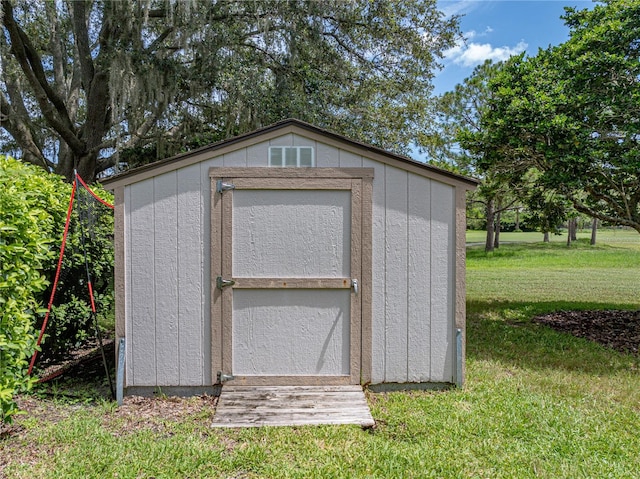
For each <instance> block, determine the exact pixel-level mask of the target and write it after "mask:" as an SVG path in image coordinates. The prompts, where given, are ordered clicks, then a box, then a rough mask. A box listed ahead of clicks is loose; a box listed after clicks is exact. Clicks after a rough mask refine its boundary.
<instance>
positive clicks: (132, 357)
mask: <svg viewBox="0 0 640 479" xmlns="http://www.w3.org/2000/svg"><path fill="white" fill-rule="evenodd" d="M289 145H292V146H312V147H313V148H314V154H315V162H316V166H317V167H334V168H335V167H343V168H347V167H367V168H374V169H375V177H374V181H373V205H372V208H373V212H372V216H373V218H372V220H373V221H372V257H373V261H372V272H371V274H372V298H371V305H370V307H371V311H372V332H371V335H372V371H371V382H372V383H374V384H375V383H383V382H397V383H404V382H452V381H453V380H454V377H453V376H454V370H455V364H454V358H455V350H454V347H455V322H454V315H455V311H454V308H455V284H456V279H455V259H456V258H455V253H456V251H455V245H456V241H455V240H456V238H455V234H456V232H455V227H456V209H455V206H456V205H455V188H454V187H453V186H450V185H447V184H444V183H440V182H438V181H435V180H431V179H428V178H425V177H423V176H420V175H417V174H414V173H412V172H409V171H406V170H403V169H400V168H396V167H394V166H390V165H385V164H383V163H381V162H378V161H375V160H373V159H370V158H367V157H366V156H360V155H356V154H354V153H352V152H349V151H346V150H342V149H340V148H337V147H335V146H333V145H329V144H326V143H322V142H321V141H316V140H313V139H309V138H306V137H304V136H301V135H297V134H293V133H288V134H285V135H282V136H279V137H276V138H273V139H271V140H269V141H265V142H263V143H257V144H254V145H251V146H249V147H246V148H240V149H238V150H235V151H232V152H230V153H226V154H223V155H220V156H217V157H215V158H211V159H207V160H204V161H202V162H200V163H195V164H191V165H189V166H186V167H183V168H179V169H176V170H173V171H168V172H165V173H162V174H159V175H158V176H155V177H151V178H148V179H144V180H142V181H139V182H137V183H132V184H129V185H127V186H125V187H124V205H125V211H124V222H125V235H124V242H125V252H124V263H125V273H124V281H125V289H126V295H125V297H126V301H125V317H126V321H125V330H126V336H127V348H126V351H127V360H126V386H127V387H131V386H160V387H162V386H208V385H211V384H212V383H213V382H214V381H215V372H212V371H211V318H210V311H211V307H210V306H211V305H210V292H211V289H210V288H211V271H210V266H209V265H210V264H211V254H210V251H211V248H210V243H211V239H210V234H211V228H210V226H211V225H210V221H211V216H210V203H211V194H210V180H209V168H210V167H213V166H218V167H221V166H224V167H268V147H269V146H289Z"/></svg>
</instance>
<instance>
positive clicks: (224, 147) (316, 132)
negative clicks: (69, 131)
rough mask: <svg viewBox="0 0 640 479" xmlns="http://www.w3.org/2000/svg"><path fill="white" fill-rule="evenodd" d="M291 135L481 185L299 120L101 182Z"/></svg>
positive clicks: (111, 184) (122, 181)
mask: <svg viewBox="0 0 640 479" xmlns="http://www.w3.org/2000/svg"><path fill="white" fill-rule="evenodd" d="M288 133H294V134H297V135H300V136H305V137H308V138H310V139H313V140H316V141H319V142H322V143H328V144H331V145H332V146H335V147H337V148H340V149H343V150H347V151H350V152H352V153H355V154H358V155H361V156H365V157H367V158H371V159H373V160H377V161H380V162H382V163H385V164H389V165H391V166H395V167H397V168H400V169H403V170H407V171H411V172H413V173H416V174H419V175H421V176H425V177H428V178H432V179H434V180H437V181H441V182H443V183H446V184H451V185H453V186H460V187H463V188H465V189H475V188H476V187H477V185H478V183H479V181H478V180H476V179H474V178H470V177H467V176H463V175H460V174H457V173H453V172H451V171H448V170H445V169H443V168H438V167H437V166H433V165H430V164H428V163H421V162H419V161H416V160H413V159H411V158H408V157H406V156H402V155H397V154H395V153H391V152H389V151H386V150H383V149H382V148H378V147H376V146H373V145H368V144H366V143H362V142H359V141H355V140H352V139H350V138H347V137H346V136H343V135H339V134H337V133H333V132H331V131H328V130H325V129H322V128H319V127H317V126H314V125H311V124H309V123H306V122H303V121H300V120H296V119H288V120H283V121H280V122H278V123H274V124H272V125H269V126H267V127H264V128H260V129H258V130H255V131H252V132H250V133H245V134H243V135H239V136H236V137H234V138H231V139H228V140H223V141H219V142H217V143H213V144H211V145H208V146H204V147H202V148H198V149H195V150H191V151H189V152H186V153H181V154H179V155H175V156H172V157H170V158H166V159H163V160H159V161H156V162H153V163H149V164H147V165H143V166H139V167H137V168H132V169H130V170H127V171H125V172H123V173H120V174H117V175H114V176H111V177H108V178H105V179H103V180H101V181H100V182H101V184H102V185H103V186H104V187H105V188H107V189H115V188H117V187H120V186H126V185H130V184H132V183H136V182H138V181H142V180H144V179H147V178H150V177H153V176H157V175H160V174H162V173H166V172H169V171H173V170H177V169H178V168H183V167H185V166H189V165H192V164H195V163H198V162H200V161H204V160H207V159H210V158H213V157H215V156H220V155H223V154H225V153H229V152H231V151H234V150H238V149H241V148H246V147H248V146H251V145H253V144H256V143H261V142H263V141H266V140H270V139H272V138H276V137H278V136H282V135H285V134H288Z"/></svg>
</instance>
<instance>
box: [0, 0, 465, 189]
mask: <svg viewBox="0 0 640 479" xmlns="http://www.w3.org/2000/svg"><path fill="white" fill-rule="evenodd" d="M1 5H2V11H1V15H2V20H3V21H2V35H0V55H1V61H2V63H3V65H4V72H3V77H2V79H1V81H0V115H1V117H0V120H1V125H2V129H1V130H0V134H1V137H0V140H1V141H2V149H3V150H4V151H11V152H14V153H16V154H18V155H19V156H21V157H22V158H23V159H24V160H25V161H28V162H30V163H33V164H37V165H40V166H42V167H44V168H46V169H48V170H50V171H51V170H53V171H56V172H57V173H60V174H63V175H65V176H67V177H70V176H71V173H72V171H73V169H74V168H76V169H78V172H79V173H80V175H81V176H82V177H84V178H87V179H92V178H95V177H96V175H98V174H99V173H100V172H102V171H105V170H107V169H109V168H113V167H119V168H126V167H127V166H128V165H130V164H134V163H136V162H141V161H152V160H154V159H157V158H161V157H164V156H168V155H171V154H175V153H177V152H180V151H183V150H185V149H188V148H190V147H194V146H199V145H201V144H203V143H210V142H213V141H218V140H221V139H225V138H228V137H230V136H233V135H236V134H239V133H243V132H246V131H250V130H253V129H255V128H258V127H261V126H264V125H267V124H270V123H273V122H274V121H277V120H280V119H284V118H288V117H296V118H299V119H301V120H305V121H309V122H312V123H314V124H317V125H319V126H322V127H325V128H329V129H331V130H334V131H337V132H339V133H342V134H345V135H348V136H351V137H353V138H355V139H359V140H362V141H367V142H371V143H373V144H376V145H378V146H381V147H384V148H388V149H392V150H394V151H396V152H401V153H402V152H408V151H409V148H410V145H411V143H412V141H414V140H415V138H416V136H417V134H418V131H419V130H420V128H421V127H422V126H423V125H424V124H425V123H426V122H427V121H428V115H429V111H430V110H429V96H430V94H431V90H432V87H431V80H432V77H433V75H434V70H435V69H436V68H437V67H438V61H439V59H440V58H442V56H443V52H444V51H445V50H446V49H447V48H449V47H451V46H452V45H453V43H454V41H455V39H456V37H457V36H458V35H459V30H458V19H457V18H455V17H454V18H449V19H445V17H444V16H443V14H442V13H441V12H440V11H439V10H438V9H437V6H436V0H404V1H401V2H395V1H391V0H378V1H373V2H345V1H342V0H328V1H322V2H320V1H316V0H264V1H259V2H246V1H240V0H222V1H213V0H208V1H205V0H185V1H181V2H174V1H169V0H146V1H142V0H132V1H126V2H123V1H117V0H102V1H98V0H83V1H68V0H66V1H65V0H63V1H58V2H50V1H44V0H38V1H27V0H2V1H1Z"/></svg>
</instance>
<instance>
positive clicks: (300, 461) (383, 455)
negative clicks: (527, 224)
mask: <svg viewBox="0 0 640 479" xmlns="http://www.w3.org/2000/svg"><path fill="white" fill-rule="evenodd" d="M620 233H621V232H619V231H613V232H611V235H610V236H607V234H605V233H602V234H601V235H600V244H599V245H598V246H596V247H591V246H589V245H588V242H587V241H586V240H584V241H579V242H578V243H576V244H574V246H572V247H571V248H566V247H565V246H564V245H563V242H562V240H560V241H556V242H554V243H552V244H551V245H545V244H542V243H528V244H522V243H515V244H504V245H503V246H502V247H501V248H500V249H499V250H498V251H496V252H495V253H492V254H489V255H487V254H485V253H484V251H483V250H482V246H478V247H475V246H474V247H470V248H469V249H468V272H467V278H468V350H467V351H468V358H467V385H466V387H465V388H464V389H463V390H449V391H444V392H410V393H386V394H369V399H370V404H371V406H372V411H373V415H374V418H375V419H376V420H377V422H378V426H377V428H376V429H375V430H373V431H363V430H361V429H360V428H358V427H349V426H323V427H298V428H263V429H250V430H227V431H225V430H213V429H210V428H209V427H208V424H209V422H210V419H211V414H212V413H211V411H210V410H208V409H206V408H205V409H202V408H199V409H198V408H196V410H195V412H193V413H190V414H186V415H184V416H180V417H178V418H176V417H173V416H170V417H157V416H155V417H152V416H148V411H146V410H145V411H142V412H141V413H140V416H141V417H137V418H131V417H129V416H126V415H123V414H121V413H119V412H118V411H116V410H115V408H114V407H113V404H112V403H109V402H106V401H97V402H95V401H94V402H92V403H89V404H84V403H83V402H77V401H76V402H75V403H70V401H69V400H63V399H56V398H55V397H54V398H53V399H42V400H39V401H40V403H41V407H42V408H49V410H50V411H53V412H52V414H53V415H54V417H55V418H56V419H55V420H46V421H42V420H37V419H34V418H30V417H22V418H20V419H19V421H20V425H21V427H22V428H23V429H22V431H21V432H19V433H18V434H13V435H11V436H8V437H4V438H1V439H0V448H1V449H2V451H0V477H2V474H3V473H4V474H5V475H6V476H7V477H9V478H13V477H25V478H26V477H42V478H48V477H50V478H56V479H61V478H67V477H69V478H79V477H96V478H98V477H119V478H151V477H156V478H174V477H191V478H198V477H223V478H232V477H233V478H257V477H265V478H273V477H299V478H309V477H327V478H333V477H380V478H383V477H384V478H391V477H393V478H395V477H417V478H421V477H437V478H467V477H477V478H534V477H546V478H581V477H585V478H586V477H589V478H633V477H638V471H640V433H639V431H640V373H639V367H640V360H639V359H638V358H637V357H633V356H630V355H624V354H620V353H617V352H614V351H611V350H608V349H605V348H603V347H601V346H598V345H596V344H593V343H590V342H588V341H586V340H583V339H577V338H574V337H572V336H569V335H566V334H561V333H557V332H555V331H553V330H550V329H548V328H546V327H543V326H540V325H537V324H533V323H532V322H531V318H532V317H533V316H534V315H536V314H539V313H543V312H546V311H551V310H556V309H592V308H602V309H606V308H621V309H631V308H640V235H638V234H637V233H634V235H635V236H633V235H629V234H628V233H626V232H625V235H622V234H620ZM473 234H474V233H471V234H470V236H472V235H473ZM622 236H625V238H624V239H623V238H622ZM503 238H504V239H505V241H507V235H505V236H504V237H503ZM539 239H540V235H538V240H539ZM513 241H516V240H515V239H514V240H513ZM517 241H530V240H523V239H519V240H517ZM534 241H536V240H535V239H534ZM471 242H473V240H472V241H471ZM60 387H63V386H60ZM33 400H35V398H34V399H33ZM191 401H192V402H193V401H197V399H193V400H191ZM7 462H8V465H6V466H5V467H4V470H2V466H3V465H4V463H7Z"/></svg>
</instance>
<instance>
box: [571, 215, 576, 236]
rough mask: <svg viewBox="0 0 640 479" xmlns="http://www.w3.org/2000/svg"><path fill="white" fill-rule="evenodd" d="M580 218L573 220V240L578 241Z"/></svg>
mask: <svg viewBox="0 0 640 479" xmlns="http://www.w3.org/2000/svg"><path fill="white" fill-rule="evenodd" d="M577 233H578V218H573V219H572V220H571V241H578V236H577Z"/></svg>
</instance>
